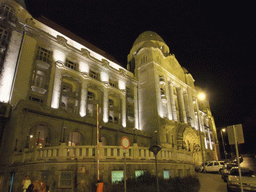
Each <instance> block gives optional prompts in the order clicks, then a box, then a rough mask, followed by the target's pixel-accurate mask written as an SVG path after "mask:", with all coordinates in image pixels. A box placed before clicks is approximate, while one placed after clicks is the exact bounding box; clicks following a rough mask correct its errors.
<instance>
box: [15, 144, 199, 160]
mask: <svg viewBox="0 0 256 192" xmlns="http://www.w3.org/2000/svg"><path fill="white" fill-rule="evenodd" d="M124 152H125V153H126V158H127V160H151V159H152V160H153V159H155V156H154V154H153V153H152V152H151V151H149V148H148V147H138V145H137V144H134V145H133V146H130V147H129V149H127V150H125V151H124V149H123V148H122V147H121V146H102V144H101V143H100V147H99V154H100V160H101V161H108V160H114V161H118V160H122V159H123V158H124ZM157 159H158V160H159V161H161V160H163V161H173V162H184V163H194V162H193V157H192V153H191V152H188V151H186V150H177V149H175V148H162V150H161V151H160V152H159V153H158V155H157ZM50 160H56V161H67V160H79V161H82V160H84V161H96V160H97V146H90V145H88V146H66V143H62V144H61V145H60V146H57V147H44V148H39V147H38V148H36V149H33V150H30V149H24V150H23V151H22V152H15V153H14V154H13V159H12V163H24V162H30V161H50Z"/></svg>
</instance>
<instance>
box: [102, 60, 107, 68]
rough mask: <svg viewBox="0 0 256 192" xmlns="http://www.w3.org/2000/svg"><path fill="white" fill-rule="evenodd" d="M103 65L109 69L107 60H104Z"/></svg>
mask: <svg viewBox="0 0 256 192" xmlns="http://www.w3.org/2000/svg"><path fill="white" fill-rule="evenodd" d="M101 61H102V65H103V66H105V67H108V68H109V62H108V61H107V60H106V59H102V60H101Z"/></svg>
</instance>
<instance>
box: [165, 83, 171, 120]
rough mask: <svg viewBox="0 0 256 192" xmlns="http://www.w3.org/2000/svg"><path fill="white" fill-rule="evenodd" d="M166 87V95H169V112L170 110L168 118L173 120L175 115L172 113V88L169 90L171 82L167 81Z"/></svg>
mask: <svg viewBox="0 0 256 192" xmlns="http://www.w3.org/2000/svg"><path fill="white" fill-rule="evenodd" d="M165 87H166V97H167V112H168V119H169V120H172V119H173V115H172V105H171V102H170V99H171V98H170V90H169V82H167V86H165Z"/></svg>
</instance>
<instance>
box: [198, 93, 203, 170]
mask: <svg viewBox="0 0 256 192" xmlns="http://www.w3.org/2000/svg"><path fill="white" fill-rule="evenodd" d="M197 98H198V100H200V101H203V100H204V99H205V94H204V93H199V94H198V95H197ZM197 116H198V128H199V138H200V144H201V152H202V160H203V172H204V173H205V161H204V150H203V142H202V136H201V122H200V115H199V103H198V106H197Z"/></svg>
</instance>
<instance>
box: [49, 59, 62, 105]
mask: <svg viewBox="0 0 256 192" xmlns="http://www.w3.org/2000/svg"><path fill="white" fill-rule="evenodd" d="M56 63H57V62H56ZM61 81H62V74H61V69H59V66H58V64H57V67H56V71H55V78H54V86H53V93H52V104H51V106H52V108H54V109H58V108H59V105H60V102H59V101H60V93H61Z"/></svg>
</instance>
